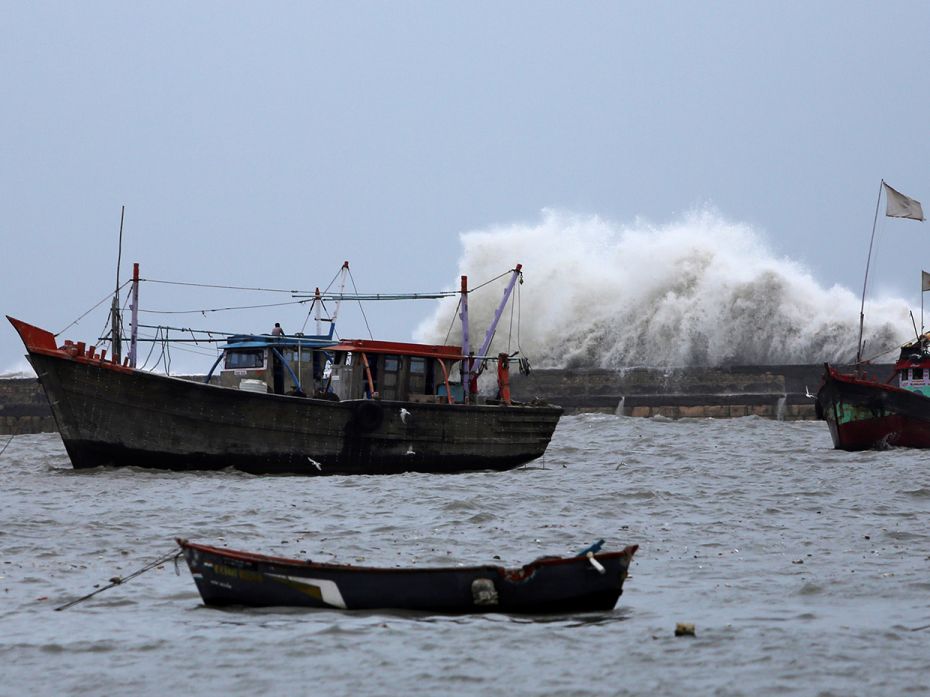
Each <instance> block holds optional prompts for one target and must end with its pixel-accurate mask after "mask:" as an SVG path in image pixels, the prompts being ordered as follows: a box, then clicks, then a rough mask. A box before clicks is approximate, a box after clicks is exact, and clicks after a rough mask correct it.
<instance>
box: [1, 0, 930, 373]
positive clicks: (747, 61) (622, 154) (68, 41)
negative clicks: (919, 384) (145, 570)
mask: <svg viewBox="0 0 930 697" xmlns="http://www.w3.org/2000/svg"><path fill="white" fill-rule="evenodd" d="M0 62H2V65H3V70H2V71H0V95H2V108H0V236H2V245H0V249H2V257H3V265H2V277H0V278H2V283H0V300H2V303H0V304H2V307H0V309H2V311H3V313H4V314H9V315H13V316H15V317H18V318H21V319H24V320H26V321H29V322H31V323H35V324H38V325H40V326H45V327H47V328H49V329H51V330H52V331H58V330H60V329H62V328H63V327H65V326H66V325H67V324H68V323H69V322H70V321H71V320H73V319H74V318H76V317H77V316H79V315H80V314H81V313H83V312H84V311H85V310H87V309H88V308H89V307H91V306H92V305H93V304H94V303H96V302H97V301H98V300H100V299H101V298H102V297H104V296H106V294H107V293H108V292H111V290H112V287H113V285H114V282H115V278H114V276H115V266H116V242H117V236H118V227H119V213H120V206H121V205H125V206H126V211H127V212H126V226H125V232H124V235H125V241H124V250H123V268H122V274H123V278H125V277H126V276H127V275H128V273H129V269H130V263H131V262H132V261H139V262H141V264H142V273H143V276H146V277H151V278H159V279H171V280H182V281H201V282H205V283H219V284H222V283H227V284H234V285H243V286H263V287H278V288H281V287H283V288H312V287H313V286H315V285H325V284H326V283H328V282H329V280H330V279H331V278H332V276H333V275H334V274H335V273H336V271H337V270H338V267H339V265H340V264H341V262H342V261H343V260H344V259H348V260H350V261H351V264H352V269H353V275H354V278H355V280H356V282H357V284H358V286H359V290H365V291H379V290H380V291H383V292H384V291H399V290H434V289H437V288H440V287H448V286H450V285H451V284H453V283H454V282H455V279H456V278H457V274H458V272H459V270H458V264H459V260H460V257H461V254H462V248H461V244H460V241H459V237H458V236H459V234H460V233H462V232H466V231H470V230H482V229H490V228H493V227H494V226H495V225H506V224H510V223H514V222H526V221H529V222H532V221H537V220H539V219H540V216H541V215H542V211H543V210H544V209H558V210H566V211H571V212H573V213H577V214H583V215H589V214H590V215H596V216H601V217H603V218H605V219H607V220H611V221H617V222H618V223H620V224H626V223H631V222H632V221H635V220H637V219H646V220H650V221H654V222H656V223H659V224H661V223H665V222H668V221H673V220H677V219H680V218H681V217H682V216H683V215H685V214H686V213H687V212H688V211H690V210H693V209H695V208H699V207H701V206H705V205H708V204H709V205H711V206H713V208H714V209H715V210H717V211H719V213H720V215H721V216H723V217H725V218H726V219H727V220H730V221H735V222H738V223H744V224H747V225H750V226H752V227H753V228H754V229H757V230H759V231H760V234H761V235H762V236H763V238H764V239H765V241H766V242H767V243H768V245H769V246H770V248H771V250H772V252H773V254H774V255H776V256H778V257H788V258H790V259H792V260H794V261H796V262H798V263H799V264H801V265H802V266H804V267H806V268H807V269H808V270H809V271H810V273H811V274H812V275H813V277H814V278H815V279H817V281H818V282H819V283H820V284H822V285H823V286H824V287H829V286H831V285H833V284H842V285H844V286H847V287H849V288H850V289H855V292H857V293H858V289H859V288H860V287H861V283H862V272H863V267H864V262H865V254H866V250H867V246H868V236H869V232H870V230H871V224H872V216H873V214H874V210H875V204H876V196H877V194H878V189H879V182H880V180H881V179H882V178H884V179H885V180H886V181H888V182H889V183H890V184H891V185H892V186H894V187H896V188H897V189H899V190H900V191H902V192H903V193H905V194H907V195H909V196H912V197H914V198H917V199H922V200H923V202H924V204H925V209H927V208H926V206H927V205H928V204H930V143H928V128H930V94H928V74H930V2H926V1H909V2H894V1H888V2H855V1H852V2H851V1H849V0H844V1H821V2H816V1H811V0H805V1H804V2H795V1H791V0H788V1H784V0H780V1H778V2H747V1H740V2H686V1H685V0H681V1H679V2H664V1H661V0H659V1H654V2H621V1H617V2H583V3H566V2H541V1H538V0H534V1H532V2H480V1H479V2H459V3H453V2H331V3H317V2H306V1H304V2H274V1H271V2H263V3H257V2H236V1H229V0H223V1H222V2H219V1H217V2H172V1H170V0H161V1H159V2H150V3H141V2H129V3H127V2H93V1H88V2H44V1H41V0H39V1H31V2H14V1H13V0H5V2H2V4H0ZM927 210H928V211H930V209H927ZM894 225H895V227H894V228H893V229H890V231H889V232H888V233H887V235H886V237H885V238H884V240H883V244H884V245H885V247H884V248H883V257H882V259H883V261H884V265H877V266H876V267H875V274H876V284H878V285H879V286H882V287H885V288H886V289H890V291H891V292H894V293H897V294H899V295H901V296H907V297H909V298H912V299H913V303H914V304H915V305H917V304H918V303H919V300H918V299H917V294H916V292H915V291H914V288H915V286H916V284H917V282H918V279H919V272H920V268H921V266H923V268H927V267H930V240H928V239H927V237H928V236H930V228H928V227H927V226H928V223H923V224H918V223H910V221H905V222H901V223H898V222H895V223H894ZM898 235H899V236H898ZM565 244H566V245H568V244H571V239H566V240H565ZM519 252H520V250H514V253H513V255H512V257H513V258H511V257H507V258H503V259H501V262H500V270H501V271H503V270H505V269H507V268H508V267H510V266H511V265H512V264H513V263H514V262H515V261H518V260H519V256H520V254H519ZM618 272H622V270H618ZM527 275H528V279H529V280H531V279H532V269H529V268H528V269H527ZM475 280H476V281H478V280H481V279H475ZM146 292H148V291H147V289H146ZM171 300H172V302H176V303H177V304H179V305H182V306H184V305H185V304H186V305H187V306H189V305H190V304H191V303H194V304H196V302H199V300H198V301H194V300H189V301H188V300H187V298H185V297H183V296H175V297H173V298H172V299H171ZM144 302H145V299H143V304H144ZM211 302H212V301H211ZM431 311H432V308H431V307H430V306H428V305H423V306H416V305H415V304H414V306H413V307H409V306H404V307H403V308H401V307H396V308H395V307H393V306H390V305H381V306H378V307H377V308H375V309H373V310H369V321H370V322H371V323H372V324H373V325H374V326H373V327H372V329H373V330H374V331H375V333H376V335H377V336H379V337H381V338H392V339H409V338H410V337H411V335H412V333H413V332H414V330H415V328H416V325H417V324H418V323H419V322H420V321H421V320H422V319H423V318H424V317H425V316H428V315H429V314H430V313H431ZM99 317H102V314H101V313H98V314H97V315H96V317H95V319H94V320H93V321H84V322H82V324H81V325H79V326H78V327H76V328H73V330H71V331H69V333H68V336H73V338H75V339H84V338H87V339H89V338H91V337H92V335H93V334H94V333H96V332H97V331H99V329H100V324H101V323H100V321H98V318H99ZM275 319H277V317H272V316H268V317H267V322H263V323H259V324H258V325H257V326H232V327H230V326H227V325H228V323H227V322H226V321H225V320H223V319H220V318H213V317H210V318H208V319H206V320H203V321H201V323H200V324H196V325H195V326H201V325H203V326H205V327H207V328H215V329H242V330H251V331H267V329H269V328H270V326H271V323H273V321H274V320H275ZM284 319H285V321H286V322H289V323H291V324H292V323H293V320H292V319H290V316H289V317H285V318H284ZM176 321H178V322H186V323H188V324H190V323H192V322H193V320H190V319H183V320H182V319H178V320H176ZM352 321H353V320H347V322H350V324H349V325H347V326H348V327H349V328H348V329H347V330H345V331H342V332H341V333H342V334H344V335H345V334H349V335H353V334H354V335H362V334H364V333H365V332H364V331H362V330H361V327H359V326H357V325H356V326H353V325H351V322H352ZM565 330H566V331H567V332H569V331H571V327H566V328H565ZM22 353H23V350H22V346H21V344H20V342H19V340H18V337H17V336H16V335H15V332H13V330H12V328H10V327H7V328H6V329H3V330H2V331H0V372H3V370H4V369H10V368H12V367H14V366H17V365H20V364H21V356H22Z"/></svg>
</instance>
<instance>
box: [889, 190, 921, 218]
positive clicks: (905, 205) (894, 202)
mask: <svg viewBox="0 0 930 697" xmlns="http://www.w3.org/2000/svg"><path fill="white" fill-rule="evenodd" d="M883 184H884V182H883ZM885 215H887V216H888V217H889V218H910V219H911V220H923V219H924V209H923V208H921V206H920V201H915V200H914V199H912V198H909V197H908V196H905V195H904V194H902V193H901V192H899V191H895V190H894V189H892V188H891V187H890V186H888V185H887V184H885Z"/></svg>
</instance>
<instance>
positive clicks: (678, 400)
mask: <svg viewBox="0 0 930 697" xmlns="http://www.w3.org/2000/svg"><path fill="white" fill-rule="evenodd" d="M823 371H824V368H823V365H822V364H815V365H769V366H738V367H728V368H629V369H626V370H620V371H616V370H600V369H578V370H562V369H559V370H534V371H533V372H531V373H530V375H528V376H523V375H516V374H515V375H514V376H513V378H512V383H513V393H514V397H515V398H516V399H519V400H521V401H528V400H531V399H534V398H539V399H545V400H547V401H550V402H552V403H554V404H560V405H562V406H563V407H565V410H566V412H567V413H577V412H591V411H595V412H603V413H610V414H618V415H622V416H646V417H648V416H666V417H669V418H673V419H676V418H686V417H693V418H732V417H740V416H749V415H755V416H763V417H767V418H773V419H791V420H795V419H814V418H816V415H815V413H814V400H813V399H812V398H811V397H808V396H807V394H808V393H810V394H815V393H816V392H817V389H818V387H819V386H820V380H821V377H822V375H823Z"/></svg>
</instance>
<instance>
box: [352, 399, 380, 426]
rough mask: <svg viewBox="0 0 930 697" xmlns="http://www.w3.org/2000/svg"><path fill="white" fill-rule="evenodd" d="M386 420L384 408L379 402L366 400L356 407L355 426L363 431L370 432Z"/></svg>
mask: <svg viewBox="0 0 930 697" xmlns="http://www.w3.org/2000/svg"><path fill="white" fill-rule="evenodd" d="M383 421H384V409H383V408H382V407H381V405H380V404H378V403H377V402H373V401H371V400H365V401H364V402H360V403H359V404H358V406H356V407H355V413H354V422H355V427H356V428H357V429H358V430H359V431H361V432H362V433H370V432H371V431H374V430H375V429H377V428H378V427H379V426H380V425H381V423H382V422H383Z"/></svg>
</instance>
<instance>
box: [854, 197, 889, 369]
mask: <svg viewBox="0 0 930 697" xmlns="http://www.w3.org/2000/svg"><path fill="white" fill-rule="evenodd" d="M884 188H885V180H884V179H882V181H881V184H879V185H878V200H877V201H875V218H874V220H872V236H871V237H870V238H869V255H868V256H867V257H866V260H865V278H864V279H863V281H862V304H861V305H860V306H859V340H858V341H857V342H856V366H858V365H859V361H861V360H862V325H863V324H864V323H865V288H866V286H867V285H868V283H869V263H870V262H871V261H872V244H873V243H874V242H875V226H876V225H877V224H878V207H879V205H880V204H881V201H882V190H883V189H884Z"/></svg>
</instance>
